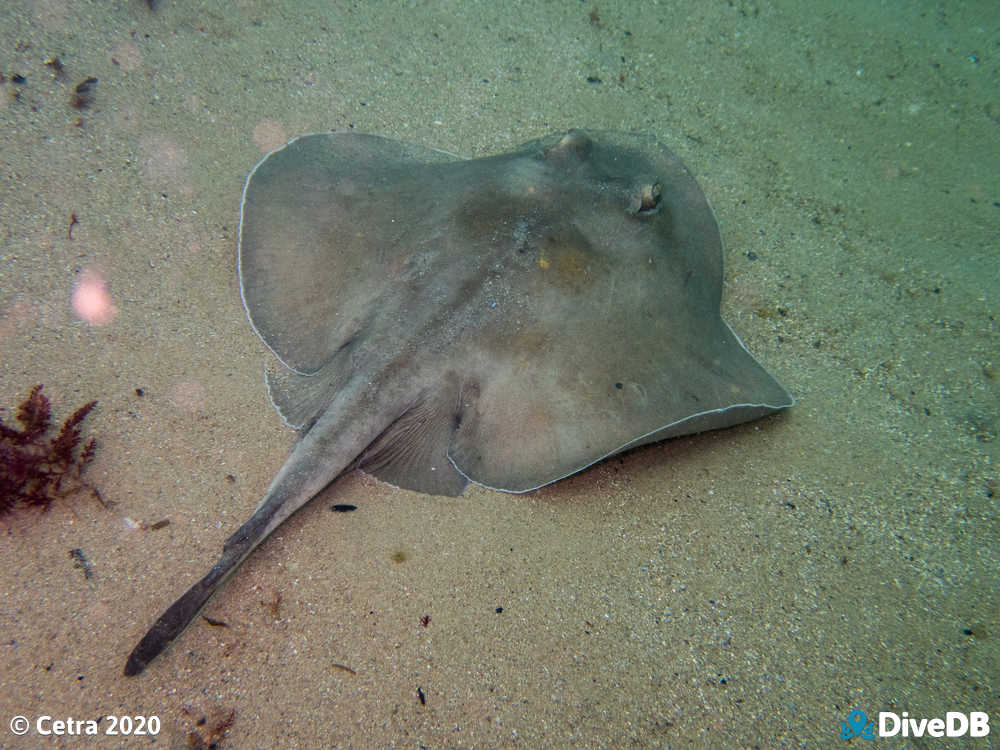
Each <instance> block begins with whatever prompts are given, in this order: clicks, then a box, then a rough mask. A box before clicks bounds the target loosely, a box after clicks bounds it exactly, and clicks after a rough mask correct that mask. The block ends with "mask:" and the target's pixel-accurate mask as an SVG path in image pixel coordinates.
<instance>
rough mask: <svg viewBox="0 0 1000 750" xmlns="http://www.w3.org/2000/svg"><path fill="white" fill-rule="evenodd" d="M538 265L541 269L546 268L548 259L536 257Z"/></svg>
mask: <svg viewBox="0 0 1000 750" xmlns="http://www.w3.org/2000/svg"><path fill="white" fill-rule="evenodd" d="M538 267H539V268H541V269H543V270H544V269H546V268H548V267H549V262H548V260H546V259H545V258H539V259H538Z"/></svg>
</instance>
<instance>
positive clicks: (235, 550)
mask: <svg viewBox="0 0 1000 750" xmlns="http://www.w3.org/2000/svg"><path fill="white" fill-rule="evenodd" d="M279 476H280V475H279ZM283 489H285V488H284V487H282V486H280V485H279V487H277V488H276V487H274V486H272V487H271V491H270V492H269V493H268V495H267V496H266V499H265V501H264V502H263V503H262V504H261V506H260V507H259V508H258V509H257V511H256V512H255V513H254V514H253V515H252V516H251V517H250V520H248V521H247V522H246V523H245V524H243V525H242V526H241V527H240V528H239V529H237V531H236V533H235V534H233V535H232V536H231V537H229V539H227V540H226V543H225V545H224V546H223V548H222V557H220V558H219V562H217V563H216V564H215V566H214V567H213V568H212V569H211V570H210V571H208V573H206V574H205V577H204V578H202V579H201V580H200V581H198V583H196V584H195V585H194V586H192V587H191V588H189V589H188V590H187V591H186V592H184V595H183V596H181V598H180V599H178V600H177V601H175V602H174V603H173V604H171V605H170V606H169V607H167V611H166V612H164V613H163V614H162V615H160V617H159V618H158V619H157V620H156V622H155V623H153V627H151V628H150V629H149V632H148V633H146V635H144V636H143V637H142V640H141V641H139V643H138V645H137V646H136V647H135V648H134V649H132V653H131V654H129V657H128V661H127V662H126V663H125V676H126V677H133V676H135V675H137V674H139V673H140V672H142V670H144V669H145V668H146V665H147V664H149V662H151V661H152V660H153V659H155V658H156V657H157V656H159V655H160V653H161V652H162V651H163V650H164V649H165V648H166V647H167V646H169V645H170V643H171V641H173V640H174V639H175V638H176V637H177V636H179V635H180V634H181V633H182V632H183V631H184V629H185V628H186V627H187V626H188V625H189V624H190V623H191V621H192V620H193V619H194V618H195V617H197V616H198V613H199V612H200V611H201V608H202V607H204V606H205V603H206V602H207V601H208V600H209V599H210V598H211V597H212V594H214V593H215V592H216V591H217V590H218V588H219V586H221V585H222V584H223V583H225V581H226V579H227V578H228V577H229V576H230V574H231V573H233V571H235V570H236V569H237V568H238V567H239V566H240V563H241V562H243V561H244V560H245V559H246V558H247V557H248V556H249V555H250V553H251V552H253V551H254V550H255V549H256V548H257V546H258V545H259V544H260V543H261V542H263V541H264V540H265V539H266V538H267V537H268V535H270V533H271V532H272V531H273V530H274V529H275V528H276V527H277V526H279V525H280V524H281V523H282V522H283V521H284V520H285V519H286V518H287V517H288V516H289V515H290V514H291V513H292V512H294V510H297V509H298V507H300V506H301V504H302V503H299V504H298V505H295V506H294V507H292V508H289V507H288V505H289V504H288V503H287V502H286V500H287V493H286V492H284V491H282V490H283Z"/></svg>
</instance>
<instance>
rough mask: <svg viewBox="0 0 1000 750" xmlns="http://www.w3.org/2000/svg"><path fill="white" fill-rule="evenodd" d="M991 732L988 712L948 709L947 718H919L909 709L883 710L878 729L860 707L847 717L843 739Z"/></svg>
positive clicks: (979, 734)
mask: <svg viewBox="0 0 1000 750" xmlns="http://www.w3.org/2000/svg"><path fill="white" fill-rule="evenodd" d="M989 733H990V715H989V714H988V713H986V712H985V711H970V712H969V713H963V712H962V711H948V712H947V713H946V714H945V715H944V718H943V719H942V718H941V717H934V718H931V719H927V718H921V719H915V718H913V717H911V716H910V715H909V713H907V712H906V711H903V713H902V714H897V713H893V712H892V711H879V714H878V731H877V732H876V729H875V722H874V721H870V720H869V719H868V715H867V714H866V713H865V712H864V711H861V710H860V709H857V708H856V709H854V710H853V711H851V713H849V714H848V715H847V720H846V721H842V722H840V737H841V739H845V740H850V739H854V738H855V737H860V738H861V739H863V740H873V739H875V737H986V736H987V735H988V734H989Z"/></svg>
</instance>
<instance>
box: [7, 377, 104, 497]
mask: <svg viewBox="0 0 1000 750" xmlns="http://www.w3.org/2000/svg"><path fill="white" fill-rule="evenodd" d="M95 406H97V402H96V401H91V402H90V403H87V404H84V405H83V406H81V407H80V408H79V409H77V410H76V411H75V412H73V414H72V416H70V417H69V418H68V419H67V420H66V421H65V422H63V423H62V426H61V427H60V428H59V432H58V433H57V434H56V435H55V436H54V437H51V436H50V435H49V431H50V428H51V426H52V419H51V404H50V402H49V399H48V398H47V397H46V396H45V394H43V393H42V385H41V384H39V385H36V386H35V387H34V388H32V389H31V393H29V394H28V397H27V398H26V399H25V400H24V401H23V402H22V403H21V405H20V406H19V407H18V409H17V415H16V419H17V421H18V422H19V423H20V425H21V427H20V429H18V428H17V427H14V426H11V425H7V424H4V422H3V418H2V417H0V515H4V514H6V513H10V512H11V511H13V510H15V509H16V508H18V507H35V508H40V509H41V510H42V511H46V510H48V509H49V506H50V505H51V504H52V503H53V502H54V501H56V500H61V499H64V498H65V497H67V496H68V495H71V494H73V493H76V492H81V491H85V492H89V493H90V494H91V495H92V496H93V497H94V498H95V499H96V500H98V501H99V502H100V503H101V504H102V505H106V503H105V502H104V499H103V498H102V497H101V493H100V492H99V491H98V490H97V488H96V487H94V486H93V485H92V484H90V483H89V482H87V481H85V480H84V479H83V472H84V470H85V469H86V468H87V465H88V464H89V463H90V462H91V461H93V459H94V453H95V451H96V449H97V441H96V440H95V439H94V438H91V439H90V440H88V441H87V442H86V443H84V444H83V445H82V446H81V445H80V442H81V439H82V433H83V420H84V419H86V417H87V415H88V414H90V412H91V410H92V409H93V408H94V407H95ZM0 411H3V409H0Z"/></svg>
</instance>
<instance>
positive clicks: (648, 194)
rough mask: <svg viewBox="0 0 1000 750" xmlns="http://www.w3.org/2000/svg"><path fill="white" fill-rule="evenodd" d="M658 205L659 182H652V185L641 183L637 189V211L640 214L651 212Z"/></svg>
mask: <svg viewBox="0 0 1000 750" xmlns="http://www.w3.org/2000/svg"><path fill="white" fill-rule="evenodd" d="M659 205H660V184H659V183H658V182H654V183H653V184H652V185H643V186H642V189H641V190H640V191H639V211H638V213H640V214H648V213H652V212H653V211H654V210H655V209H656V207H657V206H659Z"/></svg>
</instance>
